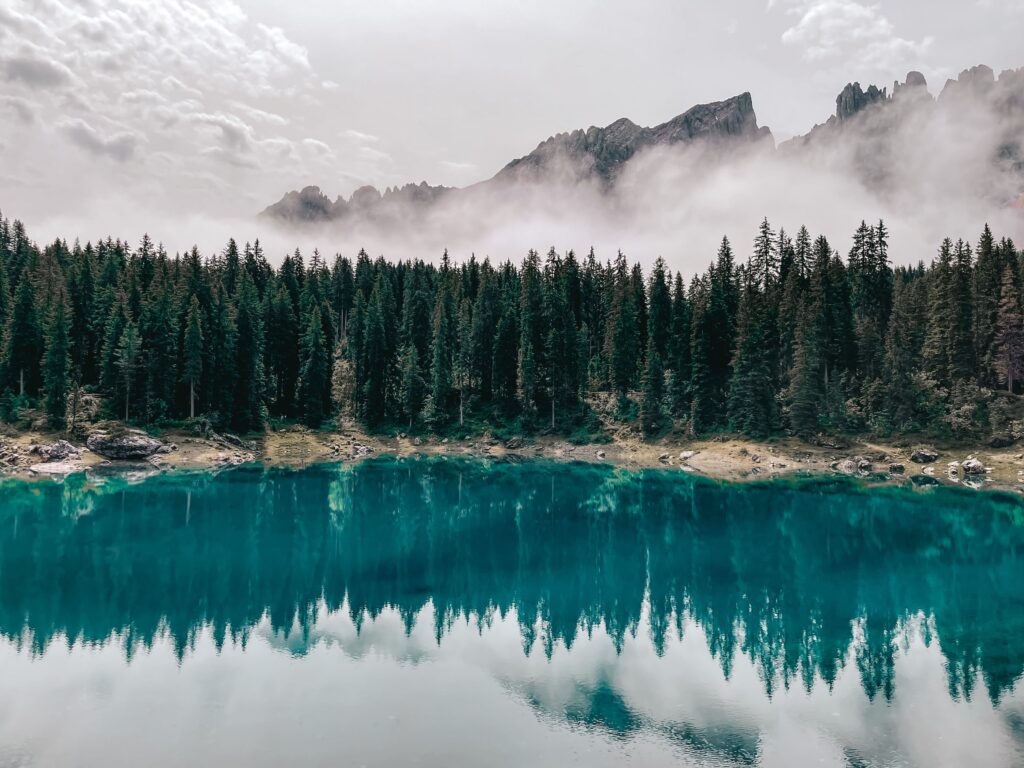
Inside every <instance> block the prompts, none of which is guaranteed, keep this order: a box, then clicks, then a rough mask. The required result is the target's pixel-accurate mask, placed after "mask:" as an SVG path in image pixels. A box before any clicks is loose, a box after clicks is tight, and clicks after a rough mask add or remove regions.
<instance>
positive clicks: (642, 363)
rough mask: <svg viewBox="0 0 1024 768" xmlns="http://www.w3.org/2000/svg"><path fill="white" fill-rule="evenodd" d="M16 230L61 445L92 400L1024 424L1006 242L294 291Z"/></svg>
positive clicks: (12, 312)
mask: <svg viewBox="0 0 1024 768" xmlns="http://www.w3.org/2000/svg"><path fill="white" fill-rule="evenodd" d="M0 232H6V233H7V234H6V235H5V236H4V237H0V324H2V328H3V339H2V345H0V386H2V389H3V391H4V392H5V395H4V398H3V402H2V404H0V405H2V407H0V415H2V416H3V417H5V418H14V417H15V415H16V414H17V413H18V412H19V411H20V410H24V409H30V408H35V407H40V406H43V407H44V408H45V410H46V412H47V414H48V415H49V417H50V419H51V422H52V423H53V424H54V425H55V426H58V425H60V423H61V421H62V419H63V418H64V416H63V414H64V413H65V412H72V411H73V410H74V406H73V405H72V404H69V402H68V401H69V396H70V394H71V393H74V398H73V401H75V402H77V398H78V394H79V393H80V392H83V391H84V392H89V393H97V394H99V395H101V396H103V397H104V398H105V399H106V402H107V403H109V404H110V410H111V413H113V412H115V411H116V412H117V415H122V416H125V417H131V418H133V419H134V420H135V421H136V422H138V423H140V424H143V425H147V424H156V423H164V422H169V421H176V420H178V421H180V420H184V419H186V418H197V419H202V420H205V421H206V422H208V423H209V424H210V425H211V428H224V427H232V428H233V429H235V430H239V431H255V430H258V429H260V428H262V427H263V426H264V424H265V422H266V420H267V419H284V420H289V419H295V418H301V419H302V420H303V421H304V422H306V423H308V424H310V425H312V426H320V425H321V424H323V423H324V422H325V421H326V420H327V419H328V418H329V417H330V416H332V415H340V416H342V417H344V418H349V417H351V416H355V417H357V418H359V419H361V420H362V421H363V423H364V424H366V425H368V426H371V427H373V428H375V429H382V430H389V429H394V428H396V426H397V425H401V427H399V428H415V427H416V426H417V421H418V420H419V419H420V418H423V419H424V420H425V423H426V424H427V425H429V426H430V428H431V429H434V430H437V431H444V432H451V433H452V434H453V435H455V434H464V433H466V434H468V433H470V432H471V431H472V430H478V431H481V432H482V431H486V429H488V428H491V429H494V430H495V434H497V430H499V429H500V430H503V431H518V432H520V433H521V432H522V431H529V430H534V429H549V430H554V431H560V432H563V433H573V434H576V435H577V436H579V435H583V434H587V435H598V434H600V433H601V429H600V425H599V423H596V422H595V423H592V422H593V420H594V419H596V416H595V414H594V413H592V412H591V411H590V409H589V404H591V403H594V402H598V401H600V400H605V401H613V402H615V403H617V404H618V409H617V413H616V414H615V417H617V418H619V419H622V420H625V421H629V420H633V419H639V420H640V421H641V423H642V424H641V425H642V427H643V428H644V429H645V430H647V431H650V430H653V429H655V425H658V426H662V425H664V426H667V427H674V428H680V427H682V428H685V429H687V430H689V431H691V432H693V433H698V434H700V433H708V432H713V431H718V430H723V429H732V430H736V431H740V432H743V433H745V434H748V435H751V436H754V437H759V438H760V437H766V436H768V435H771V434H772V433H775V432H778V431H786V432H789V433H792V434H798V435H802V436H807V437H811V436H814V435H817V434H818V433H819V432H829V431H831V432H835V431H842V430H847V429H850V430H866V429H871V430H875V431H877V432H884V433H887V434H889V433H893V432H910V431H922V432H928V433H933V434H936V435H950V436H957V435H981V434H983V433H985V432H986V430H999V432H1000V434H1003V435H1008V434H1015V433H1014V430H1015V429H1016V427H1015V426H1014V425H1018V424H1019V423H1020V422H1021V421H1022V419H1021V418H1020V414H1018V413H1017V412H1016V410H1015V409H1014V408H1013V407H1010V406H1008V405H1007V403H1012V402H1015V401H1014V398H1016V397H1017V392H1019V391H1020V390H1021V388H1022V384H1024V306H1022V292H1021V281H1022V276H1021V264H1022V258H1021V255H1020V254H1019V253H1018V251H1017V250H1016V247H1015V246H1014V244H1013V243H1012V242H1011V241H1009V240H1005V239H1004V240H997V239H996V237H995V236H994V235H993V233H992V232H991V230H990V229H989V228H987V227H986V228H985V230H984V232H983V233H982V235H981V237H980V239H979V240H978V245H977V247H976V248H974V249H972V248H970V247H969V246H968V245H967V244H965V243H964V242H963V241H958V242H955V243H954V242H953V241H951V240H946V241H944V242H943V243H942V245H941V247H940V249H939V252H938V256H937V258H936V260H935V262H934V263H933V264H932V265H931V266H930V267H925V266H924V264H923V263H922V264H920V265H919V266H915V267H896V268H894V267H893V266H891V259H890V253H889V244H888V239H889V235H888V231H887V230H886V227H885V225H884V223H883V222H878V223H877V224H875V225H869V224H867V223H866V222H861V224H860V225H859V226H858V227H857V228H856V230H855V231H854V234H853V238H852V243H851V245H850V248H849V250H848V251H847V254H846V256H845V258H841V257H840V255H839V253H838V251H837V250H836V249H834V248H833V247H832V245H831V244H830V243H829V242H828V240H826V239H825V238H824V237H817V238H814V237H812V236H811V234H810V232H808V231H807V229H806V228H803V227H801V228H800V229H799V230H797V234H796V236H795V237H794V238H790V237H788V236H787V235H786V233H785V232H784V231H782V230H778V231H776V230H775V229H773V227H772V226H771V225H770V223H769V222H768V221H767V220H765V221H762V223H761V224H760V226H759V227H758V228H757V231H756V234H755V237H754V238H753V243H752V247H751V248H750V250H749V254H747V258H746V259H745V262H744V263H742V264H739V265H738V264H737V259H736V256H735V255H734V253H733V249H732V246H731V245H730V243H729V241H728V240H727V239H724V238H723V240H722V242H721V245H720V247H719V249H718V253H717V256H716V258H715V260H714V262H713V263H712V264H711V265H710V266H709V268H708V269H707V270H705V271H704V272H703V273H701V274H697V275H684V274H682V273H679V272H677V273H674V274H673V273H672V272H670V271H669V269H668V265H667V264H666V263H665V262H664V261H663V260H662V259H658V260H656V261H655V263H654V264H653V268H652V269H651V270H650V272H649V273H648V274H647V275H646V276H645V274H644V272H643V270H641V268H640V266H639V265H638V264H632V265H631V264H629V263H628V261H627V259H626V257H625V255H624V254H622V253H621V252H620V253H618V254H617V255H616V256H615V258H614V259H613V260H612V261H610V262H606V263H602V262H600V261H599V260H598V258H597V256H596V254H595V253H594V252H593V250H591V252H590V253H589V254H588V255H587V257H586V258H585V259H582V260H577V258H576V256H575V254H574V253H572V252H571V251H569V252H566V253H564V254H563V253H559V252H558V251H556V250H555V249H554V248H552V249H550V250H549V251H548V252H547V254H546V255H545V257H544V258H543V260H542V259H541V257H540V255H539V254H538V253H537V251H533V250H531V251H530V252H529V253H528V254H527V255H526V258H525V259H524V260H523V262H522V264H520V265H518V266H516V265H514V264H512V263H511V262H505V263H502V264H499V265H492V264H491V263H490V262H489V261H487V260H484V261H482V262H478V261H477V260H476V259H475V258H470V259H469V260H467V261H465V262H464V263H461V264H458V265H455V264H453V262H452V260H451V259H450V258H449V257H448V255H447V254H444V255H443V256H442V258H441V260H440V263H439V264H436V265H435V264H431V263H427V262H425V261H421V260H414V261H404V262H389V261H387V260H385V259H384V258H383V257H378V258H376V259H371V258H370V257H369V256H368V255H367V254H366V252H365V251H361V252H360V253H359V254H358V255H357V256H356V258H355V259H353V260H350V259H348V258H345V257H342V256H338V257H336V258H335V259H334V260H333V264H332V265H331V266H329V265H328V263H327V261H325V260H324V259H323V258H322V257H321V255H320V254H319V253H318V252H316V251H314V252H313V253H312V255H311V258H310V259H309V261H308V263H307V262H306V260H305V259H304V257H303V255H302V254H301V253H300V252H299V251H295V252H294V253H292V254H289V255H288V256H286V257H285V258H284V259H283V261H282V262H281V263H280V266H279V267H277V268H274V267H272V266H271V265H270V263H269V262H268V261H267V259H266V258H265V256H264V255H263V252H262V250H261V248H260V245H259V243H258V242H257V243H255V244H249V243H247V244H245V245H244V246H240V244H239V243H237V242H235V241H230V242H229V243H228V244H227V246H226V247H225V248H224V250H223V251H221V252H220V253H218V254H216V255H215V256H214V257H213V258H211V259H206V260H204V258H203V257H202V255H201V254H200V253H199V251H198V249H196V248H193V249H192V250H191V251H189V252H187V253H184V254H180V255H177V256H174V257H171V256H169V255H168V254H167V253H165V252H164V250H163V249H162V248H161V247H160V246H158V245H156V244H154V242H153V241H152V240H151V239H150V238H148V237H144V238H143V240H142V241H141V242H140V243H139V245H138V247H134V248H133V247H131V246H129V245H128V244H127V243H124V242H120V241H114V240H110V239H108V240H105V241H101V242H97V243H95V244H92V243H87V244H86V245H85V246H79V245H77V244H76V245H75V246H74V247H73V248H69V247H68V246H67V245H66V244H65V243H64V242H63V241H60V240H57V241H55V242H54V243H53V244H51V245H47V246H45V247H42V248H40V247H38V246H36V245H34V244H32V243H31V241H30V240H29V239H28V237H27V235H26V233H25V231H24V228H23V227H22V226H21V225H20V224H19V223H17V222H14V223H13V224H11V223H10V222H8V221H7V220H5V219H3V218H0ZM913 257H914V255H913V254H900V256H899V258H900V260H901V261H903V262H907V261H909V260H910V259H911V258H913ZM332 351H333V354H332ZM995 388H999V389H1001V390H1002V392H1003V393H1004V394H1002V395H1000V397H1001V398H1002V399H999V398H996V396H995V394H994V392H993V391H994V389H995ZM638 390H639V391H638ZM609 395H611V396H612V397H611V398H609V397H608V396H609ZM41 398H42V399H41ZM673 419H676V420H682V421H685V423H684V424H678V423H672V420H673ZM509 436H513V435H512V434H510V435H509Z"/></svg>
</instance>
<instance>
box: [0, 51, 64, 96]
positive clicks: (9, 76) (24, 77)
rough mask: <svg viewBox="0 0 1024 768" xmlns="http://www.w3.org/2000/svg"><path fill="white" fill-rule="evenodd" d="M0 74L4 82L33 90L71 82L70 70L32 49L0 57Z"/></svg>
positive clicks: (55, 86) (56, 86)
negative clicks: (18, 84)
mask: <svg viewBox="0 0 1024 768" xmlns="http://www.w3.org/2000/svg"><path fill="white" fill-rule="evenodd" d="M0 74H2V75H3V77H4V79H5V80H9V81H12V82H20V83H23V84H24V85H27V86H28V87H30V88H33V89H36V88H58V87H61V86H65V85H68V84H70V83H71V80H72V75H71V70H69V69H68V68H67V67H66V66H64V64H62V63H61V62H59V61H55V60H53V59H51V58H48V57H47V56H46V55H45V54H42V53H41V52H39V51H36V50H32V49H27V50H23V51H21V52H19V53H16V54H14V55H13V56H4V57H0Z"/></svg>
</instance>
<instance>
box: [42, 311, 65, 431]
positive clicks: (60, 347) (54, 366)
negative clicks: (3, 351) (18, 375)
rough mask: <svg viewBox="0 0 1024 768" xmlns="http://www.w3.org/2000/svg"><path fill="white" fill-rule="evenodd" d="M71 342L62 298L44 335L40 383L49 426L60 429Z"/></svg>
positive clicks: (63, 410) (62, 421)
mask: <svg viewBox="0 0 1024 768" xmlns="http://www.w3.org/2000/svg"><path fill="white" fill-rule="evenodd" d="M70 367H71V339H70V338H69V323H68V306H67V300H66V299H65V298H64V296H63V295H61V297H60V298H59V299H58V300H57V302H56V306H55V308H54V311H53V317H52V318H51V320H50V324H49V328H47V332H46V354H45V356H44V359H43V379H44V386H45V389H46V409H45V410H46V417H47V419H48V420H49V422H50V426H51V427H54V428H55V429H60V428H62V427H63V426H64V420H65V418H66V414H67V408H68V387H69V384H70V381H69V372H70Z"/></svg>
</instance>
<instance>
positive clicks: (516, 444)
mask: <svg viewBox="0 0 1024 768" xmlns="http://www.w3.org/2000/svg"><path fill="white" fill-rule="evenodd" d="M505 447H506V448H508V449H509V450H510V451H514V450H517V449H519V448H522V447H523V438H521V437H512V438H509V439H508V440H506V441H505Z"/></svg>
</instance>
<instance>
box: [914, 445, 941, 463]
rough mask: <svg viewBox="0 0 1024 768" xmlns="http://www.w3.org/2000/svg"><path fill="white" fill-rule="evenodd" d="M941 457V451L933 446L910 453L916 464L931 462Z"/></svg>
mask: <svg viewBox="0 0 1024 768" xmlns="http://www.w3.org/2000/svg"><path fill="white" fill-rule="evenodd" d="M938 458H939V452H938V451H934V450H932V449H931V448H918V449H917V450H916V451H914V452H913V453H912V454H910V460H911V461H912V462H914V463H915V464H931V463H932V462H933V461H935V460H936V459H938Z"/></svg>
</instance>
